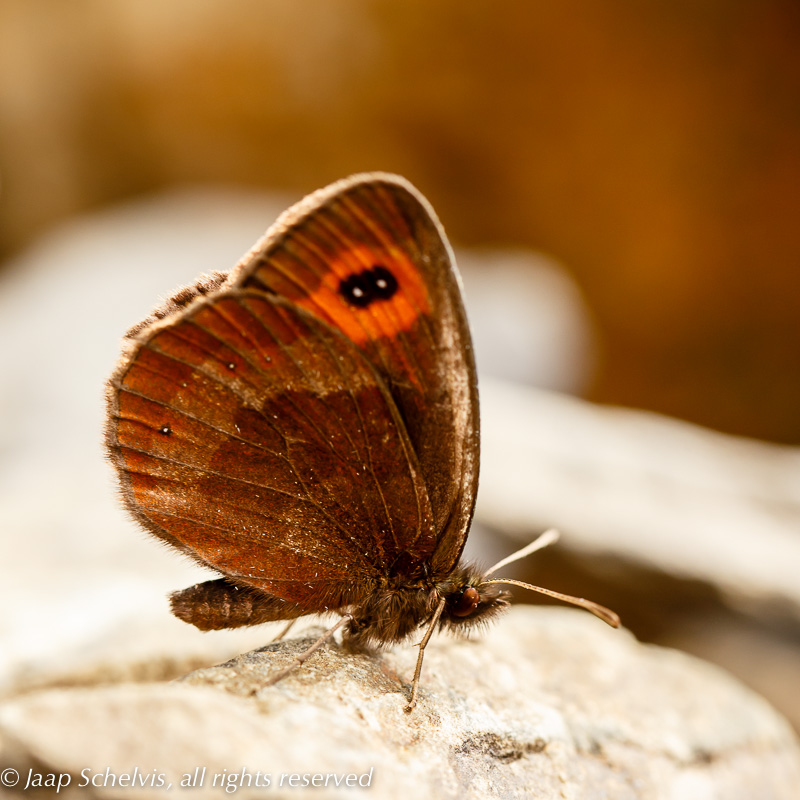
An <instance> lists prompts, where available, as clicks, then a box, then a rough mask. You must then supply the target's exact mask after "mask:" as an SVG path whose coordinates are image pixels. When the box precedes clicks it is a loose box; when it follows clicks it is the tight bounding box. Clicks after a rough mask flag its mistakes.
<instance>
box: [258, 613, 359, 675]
mask: <svg viewBox="0 0 800 800" xmlns="http://www.w3.org/2000/svg"><path fill="white" fill-rule="evenodd" d="M352 619H353V615H352V614H342V618H341V619H340V620H339V621H338V622H337V623H336V624H335V625H334V626H333V627H331V628H328V630H327V631H325V633H323V634H322V636H320V637H319V639H317V641H316V642H314V644H312V645H311V647H309V648H308V650H304V651H303V652H302V653H300V655H299V656H297V658H295V660H294V661H292V663H291V664H289V666H288V667H284V668H283V669H282V670H280V671H279V672H276V673H275V674H274V675H273V676H272V677H270V678H268V679H267V681H266V682H265V683H264V684H263V685H264V686H272V685H274V684H276V683H277V682H278V681H281V680H283V679H284V678H285V677H286V676H287V675H288V674H289V673H290V672H292V671H294V670H296V669H297V668H298V667H299V666H300V665H301V664H303V663H304V662H305V661H307V660H308V659H309V658H311V656H313V655H314V653H316V652H317V650H319V648H320V647H322V645H324V644H325V642H327V641H328V639H330V638H331V637H332V636H333V634H334V633H336V631H338V630H339V628H341V627H342V625H344V624H345V622H348V621H350V620H352Z"/></svg>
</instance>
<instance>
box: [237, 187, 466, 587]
mask: <svg viewBox="0 0 800 800" xmlns="http://www.w3.org/2000/svg"><path fill="white" fill-rule="evenodd" d="M231 283H232V284H234V285H241V286H246V287H252V288H254V289H258V290H261V291H265V292H270V293H275V294H277V295H279V296H282V297H285V298H287V299H288V300H290V301H291V302H293V303H295V304H297V305H298V306H300V307H302V308H304V309H306V310H308V311H309V312H310V313H311V314H314V315H315V316H316V317H318V318H319V319H320V320H322V321H324V322H326V323H327V324H329V325H331V326H332V327H334V328H337V329H338V330H339V331H341V332H342V333H343V334H344V335H345V336H346V337H347V338H348V339H349V340H350V341H351V342H353V343H354V344H355V345H356V346H357V347H358V348H359V349H360V350H361V351H362V352H363V353H364V354H365V356H366V357H367V359H368V360H369V362H370V363H371V364H372V366H373V367H374V368H375V370H376V371H377V372H378V374H379V375H380V376H381V377H382V378H383V380H384V381H385V383H386V385H387V386H388V388H389V391H390V392H391V394H392V397H393V398H394V400H395V402H396V404H397V407H398V409H399V411H400V414H401V416H402V418H403V420H404V423H405V426H406V429H407V431H408V435H409V438H410V440H411V444H412V446H413V449H414V451H415V453H416V456H417V459H418V462H419V465H420V469H421V472H422V476H423V480H424V483H425V486H426V488H427V493H428V496H429V498H430V503H431V508H432V511H433V518H434V522H435V526H436V530H437V536H438V543H437V548H436V551H435V553H434V554H433V555H432V556H431V559H430V565H429V566H430V568H431V570H432V572H433V574H435V575H445V574H447V573H448V572H449V571H450V569H452V567H453V566H454V564H455V563H456V561H457V560H458V556H459V555H460V552H461V549H462V547H463V543H464V540H465V538H466V534H467V529H468V527H469V523H470V520H471V517H472V511H473V506H474V501H475V493H476V490H477V478H478V399H477V389H476V378H475V367H474V361H473V356H472V347H471V340H470V334H469V329H468V327H467V323H466V317H465V313H464V309H463V305H462V299H461V288H460V284H459V279H458V276H457V273H456V271H455V268H454V265H453V261H452V256H451V253H450V250H449V246H448V245H447V242H446V239H445V238H444V233H443V231H442V229H441V226H440V225H439V223H438V221H437V219H436V217H435V215H434V213H433V211H432V209H431V208H430V206H429V205H428V203H427V201H425V200H424V198H422V197H421V195H419V193H418V192H417V191H416V190H415V189H414V188H413V187H412V186H411V185H410V184H408V183H407V182H406V181H404V180H403V179H401V178H397V177H395V176H387V175H379V174H373V175H366V176H355V177H354V178H350V179H348V180H346V181H342V182H340V183H337V184H334V185H332V186H330V187H328V188H327V189H323V190H321V191H320V192H316V193H315V194H313V195H310V196H309V197H308V198H306V200H304V201H302V202H301V203H299V204H298V205H297V206H295V207H294V208H292V209H290V210H289V211H288V212H286V214H285V215H284V216H283V217H282V218H281V219H280V220H279V221H278V223H277V224H276V225H275V226H274V227H273V228H272V229H271V230H270V231H269V232H268V233H267V235H266V236H265V238H264V239H263V240H262V242H260V243H259V245H257V246H256V247H255V248H254V249H253V251H251V253H250V254H249V255H248V256H247V257H246V258H245V259H244V260H243V261H242V262H241V264H240V265H239V266H238V267H237V270H236V271H235V272H234V274H233V275H232V277H231Z"/></svg>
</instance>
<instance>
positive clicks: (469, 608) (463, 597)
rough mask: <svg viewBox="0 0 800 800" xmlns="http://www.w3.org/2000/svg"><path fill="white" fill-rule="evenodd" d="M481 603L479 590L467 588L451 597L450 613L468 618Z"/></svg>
mask: <svg viewBox="0 0 800 800" xmlns="http://www.w3.org/2000/svg"><path fill="white" fill-rule="evenodd" d="M479 602H480V598H479V596H478V590H477V589H476V588H475V587H474V586H467V587H466V588H464V589H461V591H459V592H456V593H455V594H453V595H451V597H450V612H451V613H452V614H453V616H456V617H468V616H469V615H470V614H471V613H472V612H473V611H474V610H475V609H476V608H477V607H478V603H479Z"/></svg>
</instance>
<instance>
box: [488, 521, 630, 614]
mask: <svg viewBox="0 0 800 800" xmlns="http://www.w3.org/2000/svg"><path fill="white" fill-rule="evenodd" d="M559 535H560V534H559V532H558V531H557V530H555V529H554V528H551V529H550V530H549V531H545V532H544V533H543V534H542V535H541V536H539V537H538V538H536V539H534V540H533V541H532V542H531V543H530V544H529V545H527V546H526V547H523V548H522V549H521V550H517V552H516V553H512V554H511V555H510V556H506V557H505V558H504V559H503V560H502V561H498V562H497V563H496V564H495V565H494V566H493V567H490V568H489V569H488V570H486V573H485V575H486V576H489V575H491V574H492V573H493V572H495V571H497V570H498V569H500V568H501V567H505V566H506V565H507V564H511V563H513V562H514V561H519V560H520V559H521V558H525V556H529V555H530V554H531V553H535V552H536V551H537V550H541V549H542V548H543V547H547V546H548V545H550V544H553V543H554V542H557V541H558V537H559ZM490 583H510V584H513V585H514V586H521V587H522V588H523V589H530V590H531V591H532V592H539V594H546V595H547V596H548V597H554V598H555V599H556V600H561V601H562V602H564V603H569V604H570V605H573V606H580V607H581V608H585V609H586V610H587V611H591V612H592V614H594V615H595V616H596V617H599V618H600V619H601V620H603V622H605V623H607V624H609V625H610V626H611V627H612V628H619V625H620V621H619V615H618V614H615V613H614V612H613V611H612V610H611V609H609V608H606V607H605V606H601V605H600V604H599V603H595V602H593V601H591V600H586V599H585V598H583V597H573V596H572V595H571V594H562V593H561V592H555V591H553V590H552V589H545V588H544V587H542V586H533V585H532V584H530V583H523V582H522V581H515V580H511V579H510V578H496V579H495V580H491V581H483V583H482V584H481V585H487V584H490Z"/></svg>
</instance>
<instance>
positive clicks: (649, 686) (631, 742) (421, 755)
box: [0, 607, 800, 800]
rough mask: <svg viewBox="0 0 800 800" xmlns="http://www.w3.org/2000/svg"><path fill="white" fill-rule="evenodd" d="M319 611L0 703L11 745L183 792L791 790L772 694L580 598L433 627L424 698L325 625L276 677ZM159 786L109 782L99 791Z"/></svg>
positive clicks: (790, 758) (410, 663)
mask: <svg viewBox="0 0 800 800" xmlns="http://www.w3.org/2000/svg"><path fill="white" fill-rule="evenodd" d="M317 630H318V628H314V629H313V630H310V631H308V630H307V631H306V632H305V633H303V634H301V636H300V637H299V638H297V639H293V640H290V641H287V642H283V643H275V644H272V645H268V646H266V647H263V648H261V649H259V650H256V651H253V652H250V653H246V654H244V655H242V656H239V657H237V658H235V659H233V660H232V661H229V662H227V663H225V664H222V665H220V666H217V667H213V668H209V669H204V670H200V671H197V672H194V673H191V674H190V675H188V676H186V677H185V678H184V679H183V680H180V681H176V682H172V683H168V684H163V683H145V684H139V685H132V684H121V685H117V686H110V687H106V688H98V689H57V690H45V691H40V692H34V693H31V694H28V695H26V696H22V697H19V698H17V699H15V700H13V701H10V702H8V703H6V704H5V705H4V706H3V707H2V708H0V743H2V750H0V760H2V762H3V764H4V765H7V766H8V767H11V768H13V769H15V770H17V771H18V773H19V775H20V780H21V781H25V780H27V776H28V771H29V770H30V769H33V770H34V774H36V773H37V771H38V773H42V774H50V773H53V774H56V775H60V774H64V775H69V776H70V778H71V781H70V786H69V787H68V788H69V790H70V791H73V792H76V795H77V796H82V793H83V792H84V791H86V790H84V789H82V788H81V786H80V784H81V783H84V782H85V781H86V779H87V777H94V779H95V782H96V784H102V783H106V784H108V783H109V781H110V779H109V778H107V777H106V770H108V772H109V774H111V775H117V776H118V775H121V774H126V773H131V771H132V770H133V768H134V767H138V770H139V776H140V778H141V777H142V776H143V777H145V778H148V779H150V776H153V778H152V780H158V779H159V776H162V775H163V779H164V781H165V783H172V785H173V788H172V791H171V792H170V794H180V793H181V792H180V783H181V780H190V779H194V780H195V785H194V786H191V787H189V788H186V789H185V791H186V793H187V796H193V797H202V796H206V795H215V794H216V795H219V796H223V795H225V794H226V792H225V791H223V789H222V788H221V786H220V784H221V783H222V782H223V781H225V782H227V781H230V782H231V784H230V786H231V789H233V790H236V791H241V792H242V794H243V796H245V797H260V796H270V794H272V796H276V795H277V796H292V793H293V792H300V794H304V792H302V791H300V789H301V788H302V783H303V781H304V780H312V776H313V775H314V774H320V775H322V776H326V775H329V774H330V775H332V776H337V777H338V778H339V779H340V780H346V776H347V775H353V776H355V777H354V778H351V788H350V789H349V790H343V789H341V788H340V789H334V788H332V786H331V783H330V782H331V781H333V780H334V778H328V780H329V786H328V788H327V789H325V788H323V787H319V788H314V789H312V788H308V789H307V791H308V793H309V794H310V793H311V792H312V791H313V792H314V796H321V797H326V796H340V795H341V794H343V793H347V792H349V793H351V794H354V795H361V794H362V793H365V792H367V794H366V795H365V796H373V797H380V798H387V800H393V799H394V798H398V799H399V798H408V797H409V796H420V797H440V798H476V799H477V798H481V799H488V798H501V797H502V798H525V797H531V796H536V797H540V798H550V797H552V798H564V797H575V798H578V797H580V798H613V799H614V800H625V799H626V798H631V799H633V798H637V799H639V800H641V799H646V800H657V799H658V800H660V799H661V798H664V800H672V798H681V800H688V799H689V798H691V799H692V800H695V799H696V800H701V799H704V798H709V800H710V799H711V798H725V799H726V800H739V799H740V798H741V800H751V798H754V797H758V798H759V800H772V799H773V798H775V799H776V800H778V799H779V800H784V799H785V800H790V798H796V797H797V786H798V785H800V748H798V743H797V740H796V738H795V736H794V734H793V733H792V731H791V729H790V727H789V726H788V724H787V723H786V722H785V721H784V720H783V719H782V718H781V717H780V716H779V715H778V714H776V713H775V712H774V711H773V710H772V708H771V707H770V706H769V705H768V704H766V703H765V702H764V701H763V700H761V699H760V698H759V697H757V696H756V695H754V694H753V693H752V692H750V691H749V690H747V689H745V688H743V687H742V686H741V685H739V684H738V683H737V682H736V681H734V680H733V679H731V678H729V677H728V676H727V675H725V674H724V673H722V672H721V671H720V670H718V669H716V668H713V667H710V666H708V665H707V664H704V663H702V662H699V661H697V660H695V659H693V658H691V657H689V656H685V655H683V654H680V653H678V652H676V651H670V650H666V649H662V648H657V647H653V646H644V645H641V644H639V643H638V642H636V640H635V639H634V638H633V637H632V636H631V635H630V634H628V633H627V632H625V631H613V630H611V629H607V628H605V627H604V626H603V625H602V623H600V622H599V621H597V620H595V619H593V618H591V617H589V616H588V615H585V614H583V613H582V612H579V611H574V610H570V609H530V608H525V607H516V608H514V609H512V610H511V612H510V613H509V614H508V615H507V616H506V617H505V618H504V619H502V620H501V621H499V622H498V624H496V625H495V626H494V627H492V628H491V629H490V630H489V631H487V632H486V634H485V635H484V636H482V637H481V638H479V639H477V640H473V641H464V640H455V639H449V638H446V637H435V638H434V639H433V640H432V642H431V644H430V646H429V649H428V651H427V653H426V659H425V666H424V669H423V677H422V692H421V696H420V702H419V705H418V707H417V709H416V710H415V711H414V712H412V713H411V714H407V713H406V712H405V711H404V707H405V705H406V702H407V693H408V684H409V680H410V677H411V675H412V674H413V667H414V659H415V654H416V650H415V648H413V647H410V646H401V647H397V648H394V649H392V650H390V651H387V652H385V653H381V654H378V653H359V654H353V653H348V652H345V651H344V650H343V649H342V647H341V646H339V645H336V644H333V645H329V646H327V647H326V648H325V649H324V650H322V651H321V652H320V653H318V654H317V655H316V656H315V657H314V658H313V659H311V660H310V661H309V662H308V663H307V664H306V665H305V666H304V667H303V668H302V669H300V670H298V671H296V672H294V673H293V674H292V675H290V676H289V677H288V678H286V679H285V680H284V681H283V682H281V683H279V684H278V685H276V686H273V687H267V688H264V687H263V682H264V679H265V678H266V677H267V676H268V675H270V674H271V673H272V671H273V670H275V669H276V667H278V666H280V665H283V664H285V663H287V662H288V661H289V660H290V659H291V658H292V657H293V655H295V654H296V653H297V652H299V651H300V650H301V649H303V648H305V647H306V646H308V644H309V642H310V641H312V640H313V637H314V636H315V634H316V631H317ZM198 767H199V768H201V769H202V768H203V767H205V769H206V771H205V774H204V777H203V785H202V787H201V786H200V785H198V778H196V777H195V776H196V775H198V773H196V770H197V768H198ZM85 770H89V772H84V771H85ZM243 771H244V772H243ZM82 772H83V777H82V775H81V773H82ZM257 772H259V773H260V777H259V778H258V779H256V777H255V776H256V773H257ZM284 774H285V775H287V777H285V778H284V779H283V780H284V784H283V789H281V787H280V781H281V776H282V775H284ZM290 774H297V775H298V776H299V777H298V778H295V779H290V778H289V777H288V775H290ZM243 775H244V777H242V776H243ZM187 776H188V777H187ZM214 776H218V777H217V786H216V787H214V786H213V781H214ZM266 776H268V777H269V780H270V785H269V786H265V785H264V783H265V781H266ZM303 776H308V777H307V778H305V777H303ZM342 776H345V777H344V778H342ZM359 779H360V780H361V781H362V786H361V787H358V786H353V785H352V783H353V782H354V781H355V782H357V781H358V780H359ZM256 780H258V782H259V783H260V786H259V788H256V786H255V785H254V784H253V783H252V782H254V781H256ZM290 780H292V781H294V783H295V786H292V784H291V783H289V781H290ZM318 780H324V777H323V778H320V779H318ZM248 781H250V782H251V785H250V787H249V788H242V786H243V785H244V786H245V787H246V786H247V783H248ZM367 782H368V783H369V789H366V788H365V785H366V784H367ZM17 788H18V789H19V787H17ZM231 789H229V790H228V792H227V793H228V794H230V793H232V791H231ZM162 791H165V789H164V787H158V786H157V787H155V788H149V787H148V788H144V789H141V788H139V789H136V788H131V787H126V788H125V789H120V788H119V787H116V788H112V787H110V786H106V787H103V786H98V785H95V786H94V787H93V788H92V792H93V793H92V796H93V797H95V796H96V797H122V796H125V797H138V796H142V797H144V796H147V797H158V796H159V795H160V794H161V792H162ZM67 796H69V795H67Z"/></svg>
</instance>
